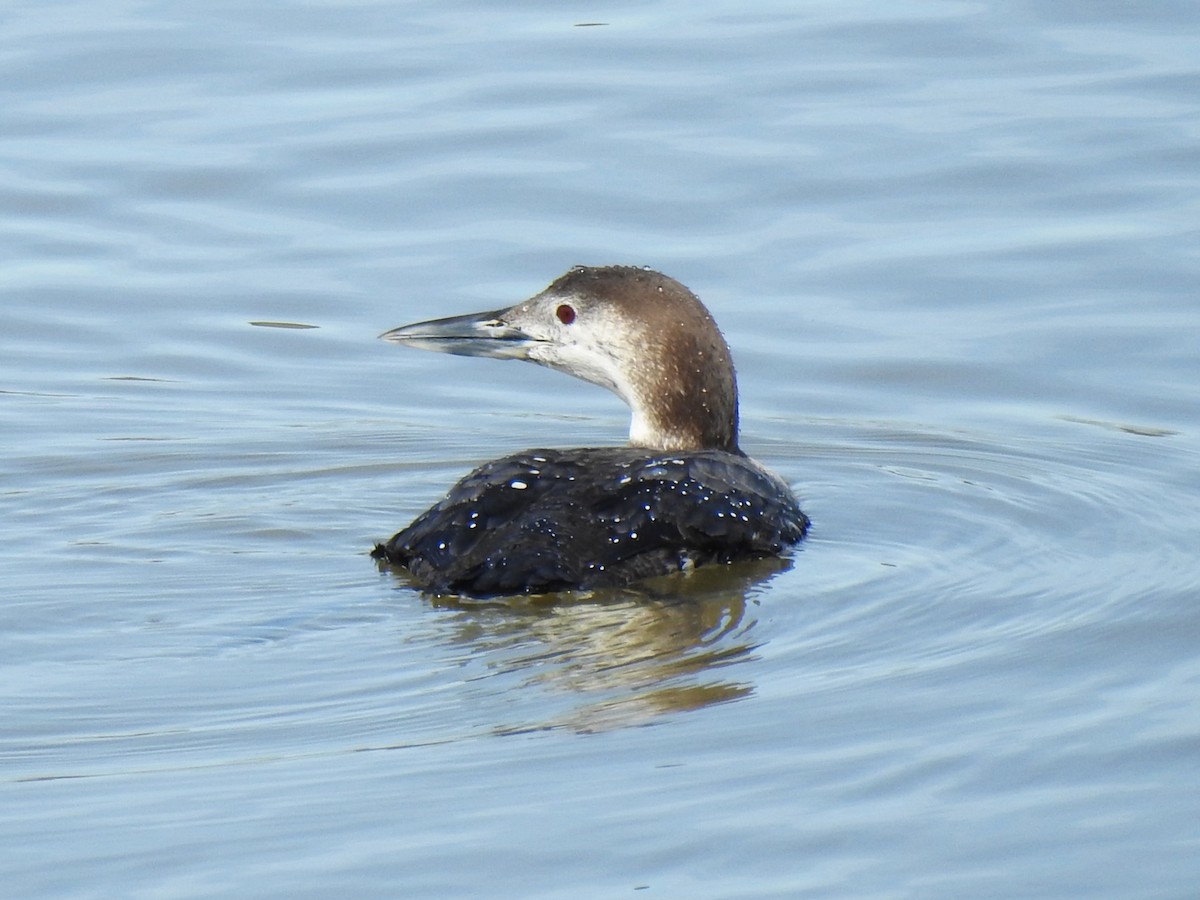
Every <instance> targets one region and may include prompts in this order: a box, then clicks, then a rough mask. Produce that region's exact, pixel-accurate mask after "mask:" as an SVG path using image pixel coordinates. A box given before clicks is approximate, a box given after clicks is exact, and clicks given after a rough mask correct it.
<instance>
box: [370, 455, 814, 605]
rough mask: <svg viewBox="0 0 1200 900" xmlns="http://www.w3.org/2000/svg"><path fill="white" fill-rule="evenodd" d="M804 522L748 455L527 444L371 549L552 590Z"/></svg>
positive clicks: (443, 576)
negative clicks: (530, 446)
mask: <svg viewBox="0 0 1200 900" xmlns="http://www.w3.org/2000/svg"><path fill="white" fill-rule="evenodd" d="M807 528H808V519H807V518H806V517H805V515H804V513H802V512H801V511H800V509H799V507H798V506H797V505H796V501H795V498H794V497H792V494H791V492H790V491H789V490H788V489H787V487H786V486H785V485H783V484H781V483H780V482H779V480H778V479H777V478H775V477H774V476H773V475H771V474H770V473H769V472H767V471H765V470H764V469H762V468H761V467H759V466H758V465H756V464H755V463H754V462H752V461H751V460H749V459H748V458H747V457H745V456H743V455H741V454H740V453H736V454H735V453H728V452H725V451H722V450H699V451H688V452H668V453H663V452H659V451H649V450H644V449H638V448H632V447H603V448H593V449H578V450H527V451H525V452H523V453H517V454H515V455H513V456H506V457H504V458H503V459H498V460H494V461H493V462H489V463H486V464H485V465H483V466H480V467H479V468H478V469H476V470H475V471H474V472H472V473H471V474H470V475H468V476H467V477H466V478H464V479H462V481H460V482H459V483H458V484H456V485H455V486H454V487H453V488H452V489H451V490H450V493H449V494H448V495H447V496H446V498H445V499H443V500H442V501H441V502H440V503H438V504H437V505H436V506H434V507H433V508H432V509H430V510H428V511H427V512H425V513H423V514H422V515H421V516H420V517H418V518H417V520H416V521H415V522H413V523H412V524H411V525H409V526H408V528H406V529H404V530H403V531H401V532H400V533H399V534H397V535H396V536H395V537H393V538H392V539H391V540H390V541H388V542H387V543H386V544H379V545H377V546H376V547H375V550H374V552H373V554H372V555H373V556H375V558H376V559H383V560H386V561H388V562H390V563H393V564H396V565H401V566H404V567H405V568H407V569H408V570H409V572H410V573H411V574H412V577H413V579H414V580H415V581H417V582H418V583H419V584H421V585H422V586H423V587H425V588H426V589H427V590H430V591H434V592H436V593H451V594H469V595H475V596H487V595H493V594H516V593H525V592H532V593H545V592H550V591H561V590H567V589H589V588H600V587H611V586H616V585H621V584H626V583H628V582H631V581H636V580H638V579H642V578H648V577H651V576H654V575H662V574H665V573H668V572H677V571H680V570H681V569H686V568H690V567H691V566H700V565H704V564H706V563H712V562H732V561H733V560H736V559H742V558H754V557H763V556H772V555H775V554H778V553H779V552H781V551H782V550H783V549H785V548H786V547H789V546H791V545H792V544H794V543H796V541H798V540H800V538H802V537H803V536H804V532H805V530H806V529H807Z"/></svg>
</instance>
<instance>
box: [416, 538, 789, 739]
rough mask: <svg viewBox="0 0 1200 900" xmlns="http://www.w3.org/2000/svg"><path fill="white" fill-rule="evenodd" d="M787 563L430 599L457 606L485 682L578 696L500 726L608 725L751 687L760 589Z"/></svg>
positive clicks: (460, 638)
mask: <svg viewBox="0 0 1200 900" xmlns="http://www.w3.org/2000/svg"><path fill="white" fill-rule="evenodd" d="M790 566H791V562H790V560H787V559H777V558H775V559H765V560H754V561H750V562H744V563H739V564H737V565H733V566H707V567H703V568H700V569H698V570H696V571H694V572H692V573H690V574H687V575H682V574H681V575H670V576H666V577H663V578H657V579H652V580H651V581H647V582H643V583H642V584H639V585H637V586H636V587H626V588H622V589H619V590H609V591H594V592H586V593H583V592H580V593H562V594H554V595H542V596H536V597H512V598H503V599H498V600H488V601H480V600H468V599H464V598H460V597H442V596H433V597H429V598H428V602H429V603H430V604H431V605H432V606H433V607H434V608H436V609H444V610H452V611H456V612H457V613H458V614H459V615H458V616H457V618H456V621H455V627H454V629H453V632H452V633H453V640H454V641H456V642H458V643H461V644H462V645H463V646H465V647H466V648H467V649H468V650H469V652H470V655H471V658H472V660H473V661H474V662H477V663H479V664H480V665H481V666H482V669H481V670H479V671H480V674H479V675H478V676H476V679H494V678H500V679H502V680H504V679H505V678H506V677H507V678H508V679H514V678H515V679H516V680H517V685H516V686H517V687H520V688H524V689H528V688H534V687H536V688H539V689H541V690H543V691H548V692H550V693H551V694H557V695H567V696H569V697H571V698H572V702H571V703H570V704H569V709H567V710H565V711H561V710H560V711H558V712H556V713H554V714H553V715H552V716H551V717H550V718H547V719H542V720H538V721H534V722H523V723H520V724H515V725H502V726H499V727H497V728H496V729H495V731H496V732H497V733H500V734H512V733H519V732H524V731H531V730H541V729H547V728H570V729H573V730H576V731H599V730H605V729H610V728H617V727H624V726H628V725H638V724H646V723H648V722H650V721H653V720H654V719H656V718H658V717H660V716H662V715H664V714H669V713H678V712H684V711H688V710H694V709H700V708H702V707H705V706H710V705H712V704H715V703H725V702H727V701H731V700H738V699H740V698H742V697H745V696H748V695H749V694H750V693H752V691H753V685H752V684H751V683H750V682H749V680H747V678H746V677H745V674H746V673H745V670H744V669H733V668H731V667H733V666H737V665H739V664H741V663H743V662H744V661H746V660H748V659H752V658H753V653H754V651H755V650H756V649H757V647H758V646H759V644H758V643H756V642H755V641H754V640H753V638H752V632H753V631H754V627H755V624H756V619H755V616H754V615H753V612H752V611H753V609H754V601H753V597H754V595H755V594H757V593H758V591H760V590H762V588H763V586H764V585H765V584H766V583H767V582H768V581H769V580H770V579H771V578H772V577H774V576H775V575H776V574H778V573H779V572H781V571H784V570H786V569H788V568H790ZM396 577H397V578H398V579H399V580H404V577H405V576H404V573H403V572H402V571H397V573H396ZM737 675H742V676H743V677H741V678H738V677H736V676H737ZM506 689H508V688H506ZM580 696H582V697H583V698H584V702H583V705H579V703H578V698H579V697H580ZM550 706H551V707H552V708H554V709H556V710H558V706H557V705H556V704H550Z"/></svg>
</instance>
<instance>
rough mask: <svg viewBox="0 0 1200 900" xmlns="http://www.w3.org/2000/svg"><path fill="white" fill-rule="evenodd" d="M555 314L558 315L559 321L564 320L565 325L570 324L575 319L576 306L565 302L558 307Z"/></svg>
mask: <svg viewBox="0 0 1200 900" xmlns="http://www.w3.org/2000/svg"><path fill="white" fill-rule="evenodd" d="M554 314H555V315H556V316H558V321H560V322H562V323H563V324H564V325H570V324H571V323H572V322H574V321H575V308H574V307H572V306H567V304H565V303H564V304H563V305H562V306H560V307H559V308H558V309H556V310H555V311H554Z"/></svg>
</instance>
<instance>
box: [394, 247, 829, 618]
mask: <svg viewBox="0 0 1200 900" xmlns="http://www.w3.org/2000/svg"><path fill="white" fill-rule="evenodd" d="M380 337H381V338H382V339H384V340H386V341H391V342H393V343H397V344H407V345H408V346H410V347H417V348H420V349H422V350H438V351H441V352H443V353H454V354H458V355H462V356H485V357H492V358H495V359H524V360H529V361H530V362H535V363H538V364H539V365H543V366H548V367H550V368H552V369H558V370H559V371H562V372H566V373H568V374H569V375H575V376H577V377H579V378H582V379H584V380H585V381H591V382H593V383H595V384H598V385H601V386H602V387H606V388H608V389H609V390H611V391H613V392H615V393H616V394H617V395H619V396H620V397H621V398H622V399H623V400H624V401H625V402H626V403H628V404H629V407H630V409H631V410H632V414H633V419H632V424H631V426H630V429H629V444H628V445H627V446H624V447H602V448H586V449H576V450H526V451H525V452H523V453H516V454H514V455H512V456H506V457H504V458H502V459H497V460H494V461H493V462H489V463H487V464H485V465H483V466H481V467H480V468H478V469H476V470H475V471H474V472H472V473H471V474H469V475H467V476H466V477H465V478H463V479H462V481H460V482H458V484H456V485H455V486H454V487H452V488H451V489H450V492H449V494H447V495H446V497H445V499H443V500H442V501H441V502H439V503H437V504H436V505H435V506H433V507H432V508H431V509H429V510H428V511H426V512H425V513H422V514H421V515H420V516H418V517H417V519H416V521H414V522H413V523H412V524H411V525H409V526H408V527H407V528H405V529H404V530H403V531H401V532H400V533H399V534H397V535H396V536H395V537H393V538H392V539H391V540H390V541H388V542H387V543H386V544H378V545H376V547H375V549H374V551H373V552H372V554H371V555H372V556H373V557H375V558H376V559H378V560H382V561H384V562H386V563H390V564H392V565H396V566H402V567H404V568H406V569H408V571H409V573H410V575H411V577H412V580H413V582H414V583H415V584H416V585H417V586H418V587H420V588H422V589H424V590H426V591H429V592H431V593H437V594H459V595H466V596H472V597H489V596H498V595H510V594H526V593H550V592H555V591H564V590H573V589H579V590H587V589H592V588H603V587H616V586H620V585H624V584H627V583H629V582H632V581H636V580H640V579H643V578H649V577H651V576H655V575H664V574H667V573H669V572H677V571H680V570H688V569H690V568H691V567H693V566H700V565H705V564H707V563H713V562H726V563H727V562H732V561H734V560H738V559H747V558H757V557H766V556H773V555H776V554H778V553H780V552H781V551H783V550H784V548H786V547H789V546H791V545H792V544H794V543H796V542H797V541H799V540H800V539H801V538H802V537H804V533H805V531H807V529H808V518H807V517H806V516H805V515H804V513H803V512H801V511H800V507H799V505H798V504H797V503H796V498H795V497H794V496H793V494H792V492H791V490H790V489H789V488H788V486H787V485H786V484H784V483H783V481H781V480H780V479H779V478H778V477H776V476H775V475H774V474H772V473H771V472H769V471H767V470H766V469H764V468H763V467H762V466H760V465H758V464H757V463H756V462H754V461H753V460H752V459H750V458H749V457H748V456H746V455H745V454H744V453H742V451H741V450H740V449H738V440H737V438H738V434H737V432H738V408H737V381H736V378H735V375H734V369H733V361H732V358H731V357H730V353H729V348H728V346H727V345H726V343H725V340H724V338H723V337H722V336H721V332H720V331H719V330H718V329H717V326H716V323H715V322H714V321H713V319H712V317H711V316H710V315H709V313H708V310H707V309H705V308H704V306H703V304H701V302H700V301H699V299H697V298H696V296H695V295H694V294H693V293H692V292H691V291H689V290H688V289H687V288H686V287H684V286H683V285H682V284H680V283H679V282H678V281H675V280H674V279H672V278H668V277H667V276H666V275H662V274H660V273H658V272H654V271H650V270H648V269H640V268H636V267H633V266H606V267H596V268H593V267H587V266H577V267H575V268H573V269H571V270H570V271H569V272H567V273H566V274H565V275H563V276H562V277H560V278H559V279H558V280H556V281H555V282H554V283H553V284H551V285H550V286H549V287H547V288H546V289H545V290H544V291H542V292H541V293H540V294H538V295H536V296H534V297H532V298H530V299H529V300H526V301H525V302H523V303H519V304H517V305H516V306H513V307H510V308H509V309H502V310H496V311H493V312H483V313H476V314H472V315H465V316H454V317H451V318H447V319H435V320H433V321H428V322H418V323H416V324H414V325H405V326H403V327H401V328H394V329H392V330H391V331H388V332H385V333H384V334H382V335H380Z"/></svg>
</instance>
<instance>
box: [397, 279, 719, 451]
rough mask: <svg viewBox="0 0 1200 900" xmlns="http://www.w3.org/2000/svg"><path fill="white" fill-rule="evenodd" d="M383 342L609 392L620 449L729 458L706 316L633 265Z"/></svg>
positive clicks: (419, 326) (688, 297)
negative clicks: (531, 369) (623, 428)
mask: <svg viewBox="0 0 1200 900" xmlns="http://www.w3.org/2000/svg"><path fill="white" fill-rule="evenodd" d="M380 337H381V338H383V339H384V340H386V341H391V342H393V343H397V344H407V345H408V346H410V347H418V348H420V349H422V350H438V351H441V352H443V353H455V354H458V355H461V356H488V357H493V358H497V359H525V360H529V361H530V362H535V363H538V364H539V365H543V366H548V367H549V368H552V369H558V370H559V371H561V372H566V373H567V374H569V375H574V376H576V377H578V378H582V379H584V380H585V381H590V382H592V383H594V384H598V385H600V386H602V387H606V388H608V389H609V390H610V391H613V392H614V393H616V394H617V395H618V396H619V397H621V398H622V399H623V400H624V401H625V402H626V403H628V404H629V408H630V409H631V410H632V413H633V420H632V423H631V425H630V428H629V443H630V444H632V445H634V446H637V447H648V448H652V449H659V450H701V449H709V448H712V449H720V450H728V451H731V452H733V451H736V450H737V428H738V413H737V379H736V376H735V375H734V370H733V360H732V357H731V356H730V353H729V347H728V346H727V345H726V343H725V339H724V338H723V337H722V336H721V332H720V331H719V330H718V329H717V325H716V323H715V322H714V321H713V319H712V316H710V315H709V313H708V310H707V309H705V308H704V305H703V304H702V303H701V302H700V301H699V300H698V299H697V298H696V295H695V294H693V293H692V292H691V291H689V290H688V289H687V288H686V287H684V286H683V285H682V284H680V283H679V282H678V281H676V280H675V279H673V278H668V277H667V276H666V275H662V274H660V273H658V272H653V271H650V270H648V269H639V268H637V267H634V266H604V267H589V266H576V267H575V268H573V269H571V271H569V272H567V273H566V274H565V275H563V276H562V277H560V278H558V279H557V280H556V281H555V282H554V283H553V284H551V285H550V286H549V287H547V288H546V289H545V290H544V291H542V292H541V293H540V294H537V295H536V296H534V297H531V298H529V299H528V300H526V301H524V302H523V303H518V304H517V305H516V306H511V307H509V308H508V309H501V310H495V311H492V312H483V313H474V314H471V315H465V316H454V317H451V318H448V319H435V320H432V321H429V322H417V323H416V324H414V325H405V326H403V327H401V328H394V329H392V330H391V331H388V332H385V333H384V334H382V335H380Z"/></svg>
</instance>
